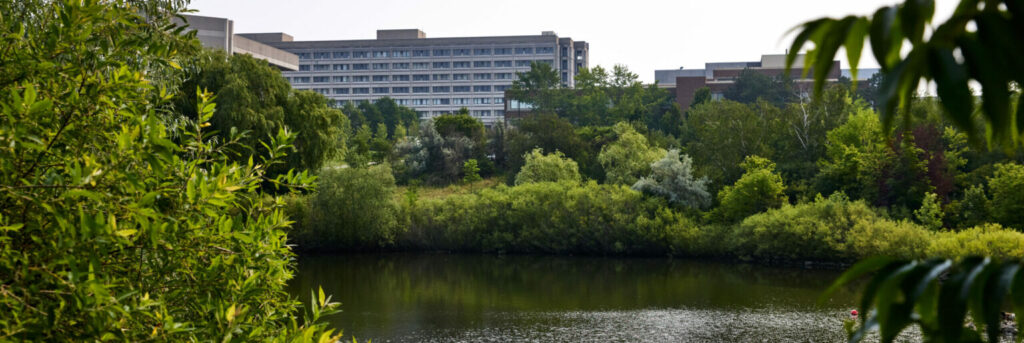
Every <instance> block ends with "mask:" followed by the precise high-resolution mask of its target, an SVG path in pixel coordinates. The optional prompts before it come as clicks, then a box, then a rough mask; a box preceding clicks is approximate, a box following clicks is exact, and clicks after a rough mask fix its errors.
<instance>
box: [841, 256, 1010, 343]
mask: <svg viewBox="0 0 1024 343" xmlns="http://www.w3.org/2000/svg"><path fill="white" fill-rule="evenodd" d="M866 274H872V276H871V277H870V281H868V282H867V283H866V286H865V287H864V292H863V296H862V297H861V301H860V305H859V308H858V309H859V310H860V313H864V314H865V315H864V316H862V317H861V320H860V328H859V329H858V330H856V331H855V332H854V333H853V334H852V335H851V336H850V342H860V341H862V340H863V339H864V337H865V336H866V335H867V333H868V332H870V331H872V330H876V329H877V330H878V332H879V334H880V336H881V337H880V340H881V341H882V342H893V341H894V340H895V339H896V337H897V336H899V334H900V332H902V331H903V330H904V329H906V328H908V327H910V326H916V327H918V328H919V329H920V330H921V333H922V335H923V336H924V339H925V341H926V342H983V341H988V342H999V341H1000V340H999V338H1000V336H1001V334H1002V326H1003V313H1002V311H1003V308H1004V304H1010V305H1011V307H1010V308H1012V309H1013V311H1014V312H1015V313H1016V318H1017V322H1016V323H1015V324H1016V327H1017V328H1018V329H1020V328H1022V327H1024V317H1022V316H1024V297H1021V294H1020V293H1021V292H1024V272H1022V271H1021V265H1020V262H1018V261H1008V262H1000V261H996V260H992V259H989V258H980V257H971V258H965V259H963V260H961V261H960V262H954V261H951V260H947V259H929V260H910V261H906V260H894V259H891V258H888V257H874V258H869V259H866V260H864V261H861V262H859V263H857V264H856V265H854V266H853V267H851V268H850V269H849V270H847V271H846V272H845V273H843V275H841V276H840V277H839V279H837V280H836V281H835V283H834V284H833V285H832V286H831V287H829V289H828V290H827V291H826V292H825V294H823V295H822V297H821V299H823V300H824V299H826V298H827V296H828V295H829V294H831V293H832V292H834V291H835V290H836V289H838V288H839V287H841V286H843V285H845V284H848V283H850V282H851V281H854V280H856V279H858V278H860V277H861V276H864V275H866ZM968 313H969V314H970V320H971V321H972V322H973V323H974V325H970V326H967V325H965V320H964V319H965V317H967V315H968ZM982 337H987V340H982Z"/></svg>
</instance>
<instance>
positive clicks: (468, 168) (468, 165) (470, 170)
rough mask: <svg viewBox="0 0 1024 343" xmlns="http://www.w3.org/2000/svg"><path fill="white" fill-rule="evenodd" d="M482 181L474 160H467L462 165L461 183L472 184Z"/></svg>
mask: <svg viewBox="0 0 1024 343" xmlns="http://www.w3.org/2000/svg"><path fill="white" fill-rule="evenodd" d="M480 180H483V178H481V177H480V167H478V166H477V163H476V160H475V159H472V158H471V159H468V160H466V162H465V163H463V164H462V182H464V183H473V182H477V181H480Z"/></svg>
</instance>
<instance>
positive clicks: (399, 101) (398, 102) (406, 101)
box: [395, 99, 409, 106]
mask: <svg viewBox="0 0 1024 343" xmlns="http://www.w3.org/2000/svg"><path fill="white" fill-rule="evenodd" d="M395 105H402V106H408V105H409V99H395Z"/></svg>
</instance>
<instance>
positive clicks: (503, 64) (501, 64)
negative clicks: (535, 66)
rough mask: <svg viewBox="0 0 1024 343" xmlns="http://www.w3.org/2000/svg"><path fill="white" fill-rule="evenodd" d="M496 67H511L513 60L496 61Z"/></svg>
mask: <svg viewBox="0 0 1024 343" xmlns="http://www.w3.org/2000/svg"><path fill="white" fill-rule="evenodd" d="M494 67H495V68H511V67H512V61H494Z"/></svg>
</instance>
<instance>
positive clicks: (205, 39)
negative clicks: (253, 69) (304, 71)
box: [175, 15, 299, 70]
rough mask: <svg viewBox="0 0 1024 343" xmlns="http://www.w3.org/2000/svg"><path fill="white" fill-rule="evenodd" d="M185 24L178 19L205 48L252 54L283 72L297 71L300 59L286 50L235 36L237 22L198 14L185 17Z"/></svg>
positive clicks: (287, 37) (286, 37) (286, 36)
mask: <svg viewBox="0 0 1024 343" xmlns="http://www.w3.org/2000/svg"><path fill="white" fill-rule="evenodd" d="M184 17H185V20H186V21H185V22H182V21H180V20H178V19H175V21H176V22H177V23H178V24H187V25H188V26H189V30H191V31H195V32H196V37H197V38H199V42H200V43H202V44H203V46H204V47H207V48H213V49H220V50H224V51H226V52H228V53H230V54H250V55H252V56H253V57H256V58H259V59H262V60H264V61H267V63H270V65H273V66H275V67H278V68H280V69H281V70H298V69H299V57H298V56H296V55H295V54H292V53H289V52H287V51H283V50H280V49H277V48H274V47H272V46H269V45H266V44H262V43H260V42H259V40H254V39H251V38H247V37H242V36H240V35H236V34H235V32H234V22H233V21H231V20H230V19H226V18H216V17H204V16H198V15H184ZM282 35H283V36H285V37H280V39H282V40H284V39H288V40H291V36H288V35H284V34H282Z"/></svg>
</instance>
